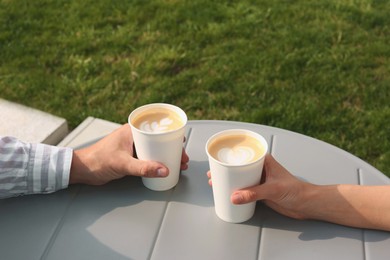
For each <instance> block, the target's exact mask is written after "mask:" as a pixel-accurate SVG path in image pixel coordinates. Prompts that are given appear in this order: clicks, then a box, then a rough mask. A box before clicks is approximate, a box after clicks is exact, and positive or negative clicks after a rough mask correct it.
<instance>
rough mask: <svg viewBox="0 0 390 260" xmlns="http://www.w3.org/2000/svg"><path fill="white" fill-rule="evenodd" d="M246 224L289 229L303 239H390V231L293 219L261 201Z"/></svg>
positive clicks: (272, 228) (372, 240)
mask: <svg viewBox="0 0 390 260" xmlns="http://www.w3.org/2000/svg"><path fill="white" fill-rule="evenodd" d="M245 224H247V225H254V226H261V227H262V229H263V230H268V231H270V232H275V231H276V232H278V231H287V232H288V233H289V234H290V235H292V236H295V237H298V238H299V239H300V240H302V241H315V240H330V239H334V238H348V239H355V240H359V241H362V242H363V241H364V242H377V241H383V240H388V239H390V232H385V231H377V230H366V229H360V228H352V227H347V226H342V225H338V224H333V223H328V222H323V221H316V220H296V219H292V218H289V217H286V216H283V215H281V214H279V213H277V212H275V211H274V210H272V209H270V208H268V207H267V206H266V205H264V204H263V203H261V202H258V203H257V206H256V212H255V215H254V216H253V218H252V219H250V220H249V221H247V222H245ZM272 230H273V231H272ZM286 234H287V233H286Z"/></svg>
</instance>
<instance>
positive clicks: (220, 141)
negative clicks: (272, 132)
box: [207, 133, 266, 165]
mask: <svg viewBox="0 0 390 260" xmlns="http://www.w3.org/2000/svg"><path fill="white" fill-rule="evenodd" d="M207 149H208V152H209V154H210V155H211V156H212V157H213V158H214V159H216V160H218V161H220V162H222V163H225V164H228V165H245V164H249V163H252V162H255V161H256V160H258V159H259V158H260V157H261V156H263V155H264V153H265V152H266V151H265V149H264V147H263V145H262V144H261V143H260V141H259V140H257V139H256V138H254V137H252V136H250V135H246V134H234V133H233V134H228V133H226V134H223V135H221V136H218V137H216V138H214V139H213V140H212V141H210V144H209V145H208V147H207Z"/></svg>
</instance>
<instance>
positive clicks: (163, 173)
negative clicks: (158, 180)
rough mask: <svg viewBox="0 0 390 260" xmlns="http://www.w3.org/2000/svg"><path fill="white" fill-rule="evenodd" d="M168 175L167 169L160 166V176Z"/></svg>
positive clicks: (158, 172) (158, 174)
mask: <svg viewBox="0 0 390 260" xmlns="http://www.w3.org/2000/svg"><path fill="white" fill-rule="evenodd" d="M167 175H168V173H167V170H166V169H164V168H158V169H157V176H158V177H166V176H167Z"/></svg>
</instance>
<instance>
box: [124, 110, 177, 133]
mask: <svg viewBox="0 0 390 260" xmlns="http://www.w3.org/2000/svg"><path fill="white" fill-rule="evenodd" d="M131 124H132V125H133V126H134V127H136V128H138V129H140V130H141V131H145V132H150V133H163V132H169V131H172V130H176V129H179V128H180V127H182V126H183V125H184V122H183V120H182V119H181V117H180V116H179V115H178V114H177V113H176V112H174V111H172V110H170V109H168V108H165V107H155V108H149V109H147V110H144V111H141V112H140V113H139V114H138V115H136V116H134V118H132V119H131Z"/></svg>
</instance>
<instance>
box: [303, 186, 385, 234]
mask: <svg viewBox="0 0 390 260" xmlns="http://www.w3.org/2000/svg"><path fill="white" fill-rule="evenodd" d="M304 194H305V195H304V196H305V197H306V198H305V199H304V200H302V201H305V203H303V204H302V209H301V212H302V213H303V215H304V217H305V218H307V219H318V220H324V221H329V222H333V223H337V224H341V225H347V226H352V227H361V228H371V229H381V230H390V187H389V186H360V185H326V186H319V185H310V186H308V188H307V190H306V192H305V193H304Z"/></svg>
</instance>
